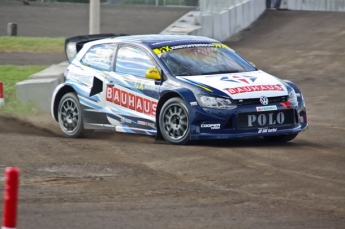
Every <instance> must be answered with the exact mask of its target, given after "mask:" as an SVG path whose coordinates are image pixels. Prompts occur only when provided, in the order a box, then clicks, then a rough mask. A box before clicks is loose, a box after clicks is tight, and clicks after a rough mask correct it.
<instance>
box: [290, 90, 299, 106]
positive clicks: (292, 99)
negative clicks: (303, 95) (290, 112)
mask: <svg viewBox="0 0 345 229" xmlns="http://www.w3.org/2000/svg"><path fill="white" fill-rule="evenodd" d="M288 101H289V102H290V103H291V104H296V103H298V101H297V96H296V93H295V90H293V89H292V91H290V92H289V97H288Z"/></svg>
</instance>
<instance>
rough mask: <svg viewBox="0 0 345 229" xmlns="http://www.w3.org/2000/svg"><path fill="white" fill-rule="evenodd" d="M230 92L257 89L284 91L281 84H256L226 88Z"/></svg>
mask: <svg viewBox="0 0 345 229" xmlns="http://www.w3.org/2000/svg"><path fill="white" fill-rule="evenodd" d="M226 90H227V91H228V92H229V93H230V94H232V95H234V94H239V93H246V92H256V91H284V88H283V87H282V86H281V85H256V86H243V87H233V88H227V89H226Z"/></svg>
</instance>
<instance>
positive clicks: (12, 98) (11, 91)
mask: <svg viewBox="0 0 345 229" xmlns="http://www.w3.org/2000/svg"><path fill="white" fill-rule="evenodd" d="M45 68H47V66H36V65H34V66H30V65H29V66H15V65H0V82H2V83H3V90H4V100H5V104H4V106H2V107H0V114H1V113H10V114H18V115H32V114H35V113H37V109H36V107H35V106H34V104H33V103H30V102H29V103H26V104H22V103H21V102H20V100H19V98H18V95H17V93H16V88H15V85H16V83H18V82H20V81H23V80H26V79H28V77H29V76H30V75H32V74H34V73H36V72H39V71H42V70H43V69H45Z"/></svg>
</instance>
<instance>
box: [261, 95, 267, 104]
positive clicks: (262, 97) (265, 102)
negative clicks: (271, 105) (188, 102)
mask: <svg viewBox="0 0 345 229" xmlns="http://www.w3.org/2000/svg"><path fill="white" fill-rule="evenodd" d="M260 103H261V104H262V105H267V104H268V98H267V97H266V96H261V97H260Z"/></svg>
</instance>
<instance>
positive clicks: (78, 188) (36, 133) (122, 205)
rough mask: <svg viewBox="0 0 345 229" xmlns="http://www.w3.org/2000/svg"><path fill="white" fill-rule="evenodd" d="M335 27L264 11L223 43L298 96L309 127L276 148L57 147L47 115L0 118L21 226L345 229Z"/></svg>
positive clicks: (339, 29)
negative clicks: (17, 186) (14, 173)
mask: <svg viewBox="0 0 345 229" xmlns="http://www.w3.org/2000/svg"><path fill="white" fill-rule="evenodd" d="M344 19H345V14H343V13H320V12H319V13H314V12H290V11H277V12H273V11H270V12H266V13H265V14H264V15H263V16H262V17H261V19H260V20H259V21H258V22H257V23H255V25H254V26H253V28H251V30H250V31H246V32H244V33H243V34H242V36H239V37H240V38H241V39H240V40H239V41H229V42H227V44H229V45H230V46H231V47H232V48H234V49H236V50H237V51H239V52H240V53H241V54H242V55H244V56H245V57H247V58H248V59H249V60H251V61H253V62H254V63H255V64H256V65H257V66H258V67H259V68H261V69H263V70H265V71H267V72H270V73H272V74H275V75H277V76H280V77H281V78H287V79H290V80H292V81H294V82H296V83H297V84H298V85H299V86H300V88H301V89H302V91H303V93H304V97H305V99H306V101H307V109H308V119H309V124H310V128H309V130H308V131H307V132H305V133H302V134H300V135H299V136H298V137H297V138H296V139H295V140H293V141H292V142H290V143H287V144H284V145H278V144H268V143H266V142H265V141H263V140H261V139H250V140H248V139H243V140H236V141H229V142H227V143H225V142H204V143H202V144H201V143H200V145H191V146H172V145H168V144H165V143H162V142H154V140H153V139H152V138H149V137H143V136H134V135H125V134H114V133H97V135H96V136H95V137H94V138H93V139H66V138H63V137H61V135H60V133H59V130H58V127H57V123H54V122H53V121H52V120H51V118H50V117H49V116H39V117H33V118H30V119H28V120H26V121H19V120H17V119H14V118H8V117H0V152H1V154H0V155H1V160H0V168H1V169H4V168H5V167H7V166H17V167H19V168H21V170H22V176H21V191H20V215H19V225H18V228H26V229H31V228H35V229H38V228H50V229H55V228H85V229H91V228H262V229H270V228H272V229H276V228H279V229H284V228H291V229H296V228H297V229H298V228H301V229H302V228H303V229H305V228H320V229H321V228H327V229H329V228H339V229H340V228H345V194H344V193H345V171H344V163H345V141H344V137H345V118H344V114H345V105H344V99H345V96H344V87H345V78H344V72H345V71H344V68H343V65H344V62H345V24H344V23H343V22H344ZM29 123H31V124H29ZM0 180H3V176H2V175H1V174H0Z"/></svg>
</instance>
